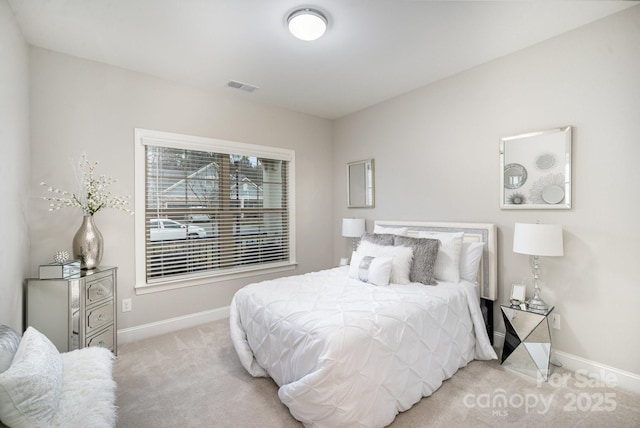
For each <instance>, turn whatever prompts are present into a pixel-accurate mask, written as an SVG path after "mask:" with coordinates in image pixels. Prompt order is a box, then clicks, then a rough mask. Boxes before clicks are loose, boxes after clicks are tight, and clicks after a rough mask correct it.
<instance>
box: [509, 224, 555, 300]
mask: <svg viewBox="0 0 640 428" xmlns="http://www.w3.org/2000/svg"><path fill="white" fill-rule="evenodd" d="M513 252H514V253H519V254H528V255H530V256H533V269H532V270H533V290H534V294H533V297H532V298H531V299H529V302H528V303H529V308H531V309H535V310H540V311H546V310H547V309H549V307H548V306H547V304H546V303H545V302H544V300H542V297H540V286H539V284H538V280H539V278H540V256H562V255H563V244H562V226H560V225H559V224H541V223H536V224H527V223H516V227H515V230H514V233H513Z"/></svg>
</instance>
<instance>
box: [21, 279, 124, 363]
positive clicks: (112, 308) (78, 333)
mask: <svg viewBox="0 0 640 428" xmlns="http://www.w3.org/2000/svg"><path fill="white" fill-rule="evenodd" d="M117 270H118V268H116V267H99V268H96V269H93V270H82V271H80V273H79V274H77V275H74V276H71V277H68V278H62V279H27V281H26V285H25V287H26V290H25V309H26V310H25V329H26V328H27V327H28V326H33V327H34V328H35V329H37V330H38V331H40V332H41V333H42V334H44V335H45V336H47V337H48V338H49V340H51V342H53V344H54V345H56V348H58V351H60V352H68V351H72V350H74V349H79V348H84V347H87V346H102V347H103V348H107V349H109V350H110V351H112V352H113V353H114V354H117V352H118V342H117V322H116V290H117V276H116V272H117Z"/></svg>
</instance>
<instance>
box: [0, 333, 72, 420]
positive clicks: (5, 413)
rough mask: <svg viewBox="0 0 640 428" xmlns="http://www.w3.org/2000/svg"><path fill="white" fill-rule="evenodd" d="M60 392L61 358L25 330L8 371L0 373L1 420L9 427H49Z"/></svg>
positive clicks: (38, 335)
mask: <svg viewBox="0 0 640 428" xmlns="http://www.w3.org/2000/svg"><path fill="white" fill-rule="evenodd" d="M61 391H62V357H61V356H60V353H59V352H58V350H57V349H56V347H55V346H54V345H53V343H51V342H50V341H49V339H47V338H46V337H45V336H44V335H43V334H42V333H40V332H39V331H37V330H36V329H34V328H33V327H29V328H27V331H25V333H24V335H23V336H22V340H21V341H20V346H18V350H17V351H16V355H15V356H14V358H13V362H12V363H11V367H9V368H8V369H7V370H6V371H5V372H4V373H0V420H2V422H3V423H5V424H6V425H8V426H10V427H14V428H15V427H19V428H20V427H44V426H49V422H50V421H51V418H52V417H53V415H54V414H55V413H56V411H57V410H58V404H59V400H60V393H61Z"/></svg>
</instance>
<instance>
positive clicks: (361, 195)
mask: <svg viewBox="0 0 640 428" xmlns="http://www.w3.org/2000/svg"><path fill="white" fill-rule="evenodd" d="M373 179H374V174H373V159H366V160H363V161H358V162H349V163H348V164H347V207H349V208H373V205H374V193H375V189H374V183H373Z"/></svg>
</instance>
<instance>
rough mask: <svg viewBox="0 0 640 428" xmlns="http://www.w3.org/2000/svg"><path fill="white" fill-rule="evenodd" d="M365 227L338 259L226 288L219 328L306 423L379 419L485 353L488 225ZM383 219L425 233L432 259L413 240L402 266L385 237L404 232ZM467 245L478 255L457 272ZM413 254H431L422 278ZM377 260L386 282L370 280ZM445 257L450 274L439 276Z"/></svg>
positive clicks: (491, 259)
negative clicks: (342, 261)
mask: <svg viewBox="0 0 640 428" xmlns="http://www.w3.org/2000/svg"><path fill="white" fill-rule="evenodd" d="M375 229H376V232H381V233H376V234H369V235H368V236H367V237H366V238H367V239H366V242H365V237H363V242H362V243H361V245H360V246H359V248H358V251H357V252H354V254H353V255H352V263H351V265H350V266H342V267H338V268H333V269H328V270H324V271H320V272H313V273H308V274H304V275H298V276H291V277H285V278H279V279H276V280H270V281H263V282H260V283H255V284H250V285H247V286H246V287H243V288H242V289H240V290H239V291H238V292H237V293H236V294H235V295H234V297H233V300H232V303H231V307H230V330H231V339H232V341H233V344H234V347H235V349H236V352H237V354H238V357H239V359H240V361H241V363H242V365H243V366H244V367H245V369H246V370H247V371H248V372H249V373H250V374H251V375H252V376H254V377H271V378H272V379H273V380H274V381H275V382H276V384H277V385H278V386H279V391H278V396H279V398H280V400H281V401H282V402H283V403H284V404H285V405H286V406H287V407H288V408H289V410H290V412H291V414H292V415H293V416H294V417H295V418H296V419H298V420H299V421H301V422H302V423H303V424H304V425H305V426H306V427H318V428H322V427H383V426H387V425H389V424H390V423H391V422H393V420H394V419H395V416H396V415H397V414H398V413H399V412H402V411H405V410H408V409H409V408H410V407H411V406H412V405H414V404H415V403H416V402H418V401H419V400H420V399H422V397H426V396H429V395H431V394H432V393H433V392H434V391H436V390H437V389H438V388H439V387H440V385H441V384H442V382H443V381H444V380H446V379H448V378H450V377H451V376H453V375H454V374H455V372H456V371H457V370H458V369H459V368H461V367H464V366H466V365H467V364H468V363H469V362H470V361H471V360H473V359H485V360H488V359H496V358H497V357H496V354H495V352H494V350H493V348H492V347H491V343H490V340H489V337H488V334H487V328H486V325H487V322H488V321H489V320H488V319H487V312H489V313H490V312H491V311H490V310H489V311H487V309H486V308H485V310H484V314H483V310H482V308H481V304H480V301H481V300H482V301H485V302H491V301H493V300H495V299H496V297H497V281H496V264H497V263H496V228H495V226H494V225H491V224H477V223H471V224H469V223H464V224H461V223H427V222H390V221H384V222H383V221H376V222H375ZM395 231H398V233H400V235H404V236H405V237H408V238H409V239H408V241H411V242H412V243H415V242H418V241H420V244H421V245H422V244H429V245H432V244H433V240H437V241H436V242H437V244H436V245H437V246H436V249H435V250H433V249H432V250H430V251H431V254H432V255H433V254H434V253H433V251H436V252H437V260H436V259H435V258H434V260H431V259H429V257H426V258H421V257H422V255H420V251H419V250H418V249H417V248H418V247H413V248H412V251H410V252H409V253H411V261H410V262H409V263H410V264H411V268H410V269H411V272H410V277H409V275H406V274H407V272H406V269H405V267H406V266H405V265H406V258H405V257H404V254H405V253H406V247H403V245H397V242H403V241H402V240H404V241H407V239H405V238H400V237H399V235H396V233H395ZM389 232H392V233H389ZM390 236H391V237H390ZM453 237H455V238H453ZM379 239H385V240H394V241H393V242H396V245H390V244H389V243H388V242H387V243H386V245H381V244H380V243H379V242H378V241H377V240H379ZM450 241H451V242H453V241H455V242H456V243H458V242H462V244H463V245H460V247H461V248H460V250H457V247H451V246H450V245H449V244H450V243H451V242H450ZM389 242H392V241H389ZM391 247H403V248H391ZM444 247H446V248H444ZM470 247H473V248H474V249H475V250H474V253H475V254H479V256H478V258H479V260H477V261H472V264H474V265H475V267H476V268H475V270H471V271H468V270H467V271H466V272H465V273H464V274H463V272H462V270H463V267H462V265H461V264H460V262H464V260H460V258H463V257H465V256H464V254H463V253H464V251H465V250H468V249H469V248H470ZM451 248H454V250H453V251H450V250H451ZM445 250H446V251H445ZM367 251H374V253H375V252H376V251H378V252H379V253H375V254H374V253H368V252H367ZM394 251H395V252H394ZM456 251H459V252H458V258H457V259H456V258H455V257H454V258H452V259H449V257H450V256H451V254H455V252H456ZM387 252H394V253H393V256H391V257H387V256H386V254H387ZM369 254H374V255H375V257H373V256H371V255H369ZM467 256H468V255H467ZM388 259H391V262H389V260H388ZM398 260H399V261H400V262H403V263H405V264H403V265H396V262H398ZM363 261H364V262H363ZM356 262H357V263H356ZM418 262H420V263H422V264H426V265H431V264H432V265H433V266H432V267H433V271H434V272H435V273H437V274H438V275H435V278H431V279H432V280H433V281H432V282H433V285H425V283H424V281H425V280H424V278H422V277H421V281H423V283H420V282H415V281H412V280H413V279H414V271H413V268H414V267H416V268H417V267H418V266H417V264H418ZM423 262H424V263H423ZM438 262H441V264H440V265H438ZM442 263H444V264H442ZM388 264H391V266H392V267H391V269H390V274H389V277H388V278H389V279H390V281H391V283H390V284H389V285H385V284H383V283H382V284H380V285H374V282H376V281H378V279H377V278H378V277H380V278H384V274H385V272H386V268H387V265H388ZM374 265H375V269H374V268H373V267H372V266H374ZM414 265H415V266H414ZM454 265H455V266H454ZM363 266H366V267H367V270H365V271H363ZM443 266H444V267H445V270H442V268H443ZM456 266H457V268H456ZM452 268H456V269H458V275H459V277H458V278H457V280H456V281H453V280H452V279H455V278H449V277H447V275H449V271H446V269H449V270H450V271H451V269H452ZM453 270H455V269H453ZM363 272H364V273H363ZM381 272H382V273H381ZM394 274H399V275H400V276H398V277H394ZM470 274H473V275H474V277H469V276H468V275H470ZM362 275H365V276H366V278H363V277H362ZM407 278H408V279H407ZM441 278H445V280H443V279H441ZM465 278H466V279H465ZM362 279H364V280H365V281H367V282H363V280H362ZM427 280H429V278H428V279H427ZM489 309H490V307H489ZM483 315H484V316H483Z"/></svg>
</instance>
